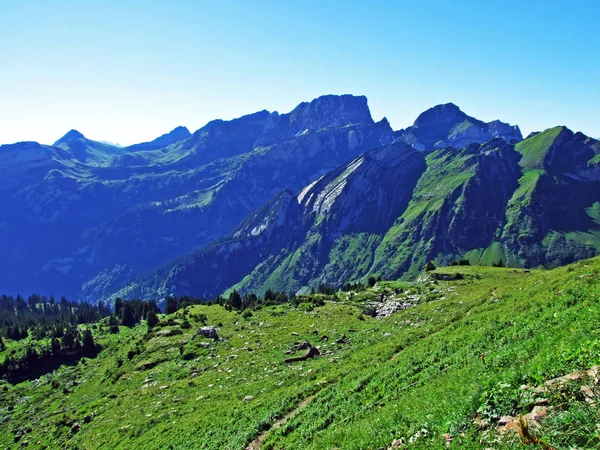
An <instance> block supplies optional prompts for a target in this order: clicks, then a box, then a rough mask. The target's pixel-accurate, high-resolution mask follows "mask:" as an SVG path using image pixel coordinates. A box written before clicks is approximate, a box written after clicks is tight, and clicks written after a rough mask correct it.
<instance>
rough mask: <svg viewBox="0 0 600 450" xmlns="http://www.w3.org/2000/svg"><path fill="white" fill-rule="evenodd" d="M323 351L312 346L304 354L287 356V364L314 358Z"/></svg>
mask: <svg viewBox="0 0 600 450" xmlns="http://www.w3.org/2000/svg"><path fill="white" fill-rule="evenodd" d="M320 354H321V352H319V350H318V349H317V348H316V347H310V348H309V349H308V350H307V351H306V353H305V354H304V355H302V356H297V357H295V358H287V359H285V360H284V362H285V363H286V364H289V363H292V362H296V361H306V360H307V359H309V358H314V357H315V356H318V355H320Z"/></svg>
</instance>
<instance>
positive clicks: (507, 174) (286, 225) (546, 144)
mask: <svg viewBox="0 0 600 450" xmlns="http://www.w3.org/2000/svg"><path fill="white" fill-rule="evenodd" d="M565 155H567V156H565ZM597 155H600V148H599V143H598V142H597V141H594V140H591V139H589V138H582V137H581V136H578V135H577V134H573V133H572V132H570V131H569V130H566V129H564V128H562V127H559V128H556V129H550V130H546V131H544V132H542V133H539V134H537V135H534V136H532V137H531V138H529V139H527V140H525V141H522V142H520V143H518V144H510V143H507V142H506V141H505V140H503V139H500V138H495V139H492V140H491V141H489V142H486V143H484V144H470V145H468V146H466V147H464V148H462V149H453V148H445V149H438V150H435V151H430V152H428V153H427V155H426V156H425V155H424V154H423V153H422V152H419V151H416V150H414V149H413V148H412V147H410V146H408V145H407V144H402V143H397V144H392V145H387V146H383V147H380V148H378V149H375V150H371V151H369V152H366V153H365V154H363V155H361V156H359V157H357V158H355V159H354V160H352V161H350V162H349V163H347V164H345V165H342V166H340V167H339V168H337V169H334V170H332V171H330V172H329V173H327V174H325V175H324V176H322V177H321V178H319V179H318V180H316V181H314V182H313V183H310V184H308V185H306V186H305V187H304V188H303V189H300V190H298V191H296V192H294V191H292V190H286V191H283V192H281V193H280V194H279V195H277V196H276V197H274V198H273V199H272V200H271V201H270V202H268V203H266V204H265V205H264V206H263V207H262V208H261V209H259V210H257V211H256V212H255V213H253V214H252V215H250V216H249V217H248V219H247V220H246V221H245V222H243V223H242V224H241V225H240V226H239V227H238V228H237V229H236V230H235V231H234V232H233V233H232V234H231V235H230V236H229V237H227V238H225V239H223V240H222V241H220V242H217V243H216V244H213V245H211V246H210V247H207V248H204V249H201V250H199V251H198V252H197V253H195V254H194V255H193V256H190V257H187V258H184V259H181V260H178V261H176V262H175V263H173V264H172V265H170V266H167V267H166V268H164V269H163V270H162V272H160V273H154V274H153V275H152V276H150V277H149V278H147V279H146V280H145V281H143V282H142V283H138V284H137V285H129V288H130V289H131V290H130V291H129V292H130V293H131V295H133V296H138V295H140V296H149V295H151V293H153V292H154V293H155V292H158V293H159V294H160V295H164V294H167V293H177V294H192V293H193V294H195V295H200V296H204V297H207V298H209V297H212V296H215V295H217V294H219V293H221V292H223V291H224V290H225V289H227V288H229V287H232V286H234V287H235V288H237V289H238V290H240V291H242V292H257V293H261V292H263V291H264V290H265V289H266V288H271V289H277V290H289V289H293V290H296V291H303V290H309V289H310V288H311V287H313V288H316V287H317V286H318V285H319V284H321V283H325V284H330V285H333V286H336V287H339V286H341V285H342V284H344V283H346V282H353V281H359V280H363V281H364V280H365V279H366V278H367V277H369V276H383V278H386V279H394V278H397V277H400V276H403V275H404V276H411V275H416V274H417V273H419V272H420V271H421V269H422V267H423V266H424V265H425V264H426V263H427V261H430V260H435V262H436V265H444V264H449V263H450V262H451V261H452V260H454V259H457V258H467V259H469V260H470V261H471V262H472V263H473V264H487V265H491V264H492V263H497V262H498V261H500V260H502V261H503V263H504V264H505V265H510V266H537V265H540V264H543V265H549V266H554V265H558V264H564V263H567V262H570V261H573V260H574V259H579V258H584V257H588V256H592V255H593V254H595V253H596V248H600V242H596V243H595V245H597V246H598V247H593V246H592V245H590V242H594V241H593V239H594V238H593V236H594V234H593V233H589V234H588V231H587V230H593V229H596V228H597V227H599V226H600V184H599V183H598V182H597V181H595V179H594V177H593V176H592V175H590V173H592V172H593V171H594V170H595V167H596V164H597V163H595V162H594V161H595V160H596V159H600V158H597ZM586 158H587V159H586ZM582 173H585V174H586V176H587V178H584V177H583V176H582V175H581V174H582ZM567 230H570V231H575V230H579V231H580V233H581V234H578V233H573V234H569V235H567V234H566V233H565V231H567ZM200 274H203V276H200ZM123 292H126V291H122V292H120V294H121V295H122V294H123ZM393 306H394V307H395V306H400V307H402V306H403V305H393Z"/></svg>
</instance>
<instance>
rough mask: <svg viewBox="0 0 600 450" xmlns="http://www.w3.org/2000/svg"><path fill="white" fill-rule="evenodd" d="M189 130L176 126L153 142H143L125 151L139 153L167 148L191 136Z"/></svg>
mask: <svg viewBox="0 0 600 450" xmlns="http://www.w3.org/2000/svg"><path fill="white" fill-rule="evenodd" d="M191 135H192V134H191V133H190V130H188V129H187V128H186V127H183V126H178V127H176V128H174V129H173V130H171V131H170V132H168V133H166V134H163V135H162V136H159V137H157V138H156V139H154V140H153V141H150V142H143V143H141V144H135V145H130V146H129V147H127V150H131V151H140V150H158V149H160V148H164V147H167V146H169V145H171V144H174V143H175V142H179V141H182V140H184V139H187V138H189V137H190V136H191Z"/></svg>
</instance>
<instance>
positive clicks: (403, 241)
mask: <svg viewBox="0 0 600 450" xmlns="http://www.w3.org/2000/svg"><path fill="white" fill-rule="evenodd" d="M456 154H457V152H456V151H448V150H437V151H435V152H432V153H431V154H429V155H428V156H427V158H426V160H427V170H426V171H425V173H424V174H423V176H422V177H421V178H420V179H419V182H418V183H417V186H416V188H415V191H414V194H413V198H412V200H411V201H410V203H409V205H408V208H407V209H406V211H405V212H404V213H403V214H402V216H401V217H400V218H399V219H398V220H397V221H396V223H395V224H394V225H393V226H392V227H391V228H390V229H389V230H388V232H387V233H386V235H385V236H384V237H383V240H382V242H381V244H380V245H379V247H378V248H377V250H376V252H375V263H374V266H373V271H374V272H380V271H381V270H383V269H388V268H392V269H393V270H397V269H398V268H404V270H406V269H409V266H410V269H409V274H411V275H414V274H415V270H418V268H419V267H422V266H423V265H424V263H425V262H426V261H424V260H423V259H422V258H421V259H419V256H421V257H423V255H426V254H427V252H428V242H426V241H424V239H423V236H421V235H420V233H421V231H422V230H423V229H427V228H428V227H431V226H432V222H433V221H435V220H436V219H437V218H438V215H439V212H440V209H441V208H442V207H443V205H444V202H445V201H447V200H448V198H449V197H450V196H451V195H452V193H454V192H456V191H457V190H458V189H460V188H461V186H463V185H464V183H466V182H467V181H468V180H469V178H471V177H472V176H473V174H474V166H473V161H474V159H475V158H476V157H475V156H474V155H471V154H467V155H465V156H464V157H456Z"/></svg>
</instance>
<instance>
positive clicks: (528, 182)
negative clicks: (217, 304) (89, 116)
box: [0, 95, 600, 301]
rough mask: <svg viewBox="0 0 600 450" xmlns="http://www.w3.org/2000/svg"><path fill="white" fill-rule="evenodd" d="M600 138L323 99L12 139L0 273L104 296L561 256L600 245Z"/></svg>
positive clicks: (1, 159)
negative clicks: (147, 135)
mask: <svg viewBox="0 0 600 450" xmlns="http://www.w3.org/2000/svg"><path fill="white" fill-rule="evenodd" d="M599 155H600V142H599V141H597V140H594V139H592V138H589V137H587V136H584V135H583V134H581V133H573V132H572V131H570V130H568V129H567V128H565V127H554V128H550V129H548V130H546V131H543V132H540V133H535V134H532V135H530V136H529V137H527V139H524V140H523V138H522V136H521V132H520V130H519V128H518V127H516V126H511V125H508V124H506V123H503V122H500V121H493V122H489V123H485V122H482V121H480V120H477V119H475V118H473V117H470V116H468V115H467V114H465V113H463V112H462V111H461V110H460V109H459V108H458V107H457V106H456V105H453V104H445V105H438V106H435V107H433V108H431V109H429V110H428V111H425V112H424V113H422V114H421V115H420V116H419V117H418V118H417V119H416V120H415V122H414V124H413V125H412V126H411V127H408V128H406V129H405V130H399V131H394V130H392V128H391V127H390V124H389V122H388V121H387V120H386V119H385V118H384V119H382V120H381V121H379V122H374V121H373V119H372V117H371V114H370V111H369V108H368V104H367V99H366V98H365V97H360V96H350V95H342V96H332V95H328V96H323V97H319V98H317V99H315V100H313V101H311V102H308V103H301V104H300V105H298V106H297V107H296V108H294V110H292V111H291V112H289V113H286V114H278V113H276V112H268V111H260V112H257V113H254V114H250V115H247V116H243V117H240V118H238V119H234V120H231V121H222V120H215V121H212V122H209V123H208V124H207V125H205V126H204V127H202V128H200V129H199V130H197V131H196V132H194V133H190V132H189V131H188V130H187V129H186V128H184V127H178V128H176V129H174V130H173V131H171V132H170V133H167V134H164V135H162V136H160V137H159V138H157V139H155V140H154V141H152V142H147V143H141V144H137V145H133V146H129V147H118V146H114V145H111V144H107V143H103V142H96V141H92V140H89V139H87V138H85V136H83V135H82V134H81V133H79V132H77V131H75V130H72V131H70V132H69V133H67V134H66V135H65V136H63V137H62V138H61V139H59V140H58V141H57V142H56V143H55V144H53V145H52V146H45V145H40V144H37V143H33V142H23V143H17V144H12V145H4V146H1V147H0V173H1V174H2V175H3V180H4V183H3V186H2V188H0V205H1V210H2V211H3V212H4V214H3V216H2V217H1V218H0V284H1V285H3V286H4V288H5V291H9V292H11V291H12V292H19V291H21V292H33V291H41V292H55V293H60V294H65V295H70V296H78V297H80V298H85V299H87V300H90V301H96V300H100V299H106V298H108V297H114V296H117V295H120V296H123V297H128V298H131V297H150V298H152V297H154V298H162V297H164V296H165V295H167V294H170V293H174V294H180V295H196V296H202V297H206V298H208V297H213V296H216V295H219V294H222V293H223V292H225V291H226V290H228V289H231V288H234V287H235V288H237V289H239V290H240V291H243V292H247V291H254V292H264V291H265V290H266V289H268V288H273V289H278V290H286V291H289V290H294V291H302V290H307V289H310V288H311V287H313V288H314V287H316V286H318V285H319V284H321V283H325V284H330V285H333V286H340V285H342V284H344V283H346V282H351V281H358V280H362V279H365V278H366V277H369V276H381V277H383V278H398V277H411V276H414V275H415V274H417V273H418V272H419V271H420V270H421V268H422V267H423V265H424V264H425V263H427V262H428V261H434V262H435V263H436V264H441V265H445V264H449V263H450V262H451V261H453V260H454V259H457V258H463V259H468V260H469V261H471V263H473V264H492V263H496V262H498V261H500V260H502V261H503V264H505V265H510V266H519V267H537V266H548V267H552V266H556V265H562V264H565V263H568V262H571V261H573V260H575V259H579V258H583V257H588V256H592V255H594V254H597V252H598V249H600V232H599V231H600V189H599V188H600V168H599V166H598V163H599V162H600V156H599Z"/></svg>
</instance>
